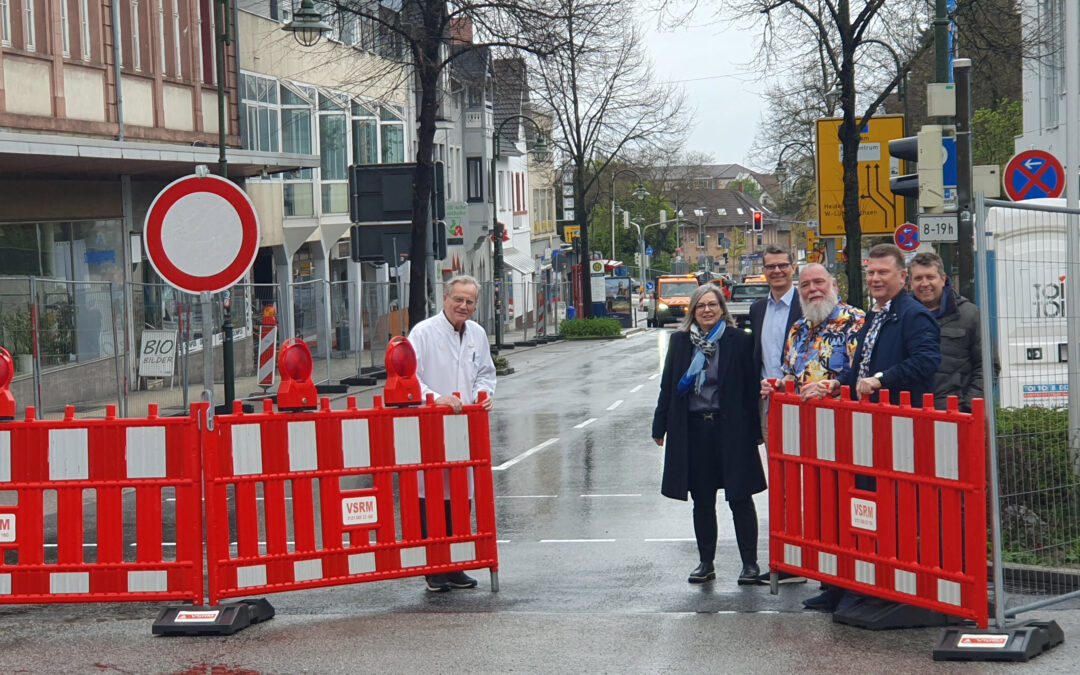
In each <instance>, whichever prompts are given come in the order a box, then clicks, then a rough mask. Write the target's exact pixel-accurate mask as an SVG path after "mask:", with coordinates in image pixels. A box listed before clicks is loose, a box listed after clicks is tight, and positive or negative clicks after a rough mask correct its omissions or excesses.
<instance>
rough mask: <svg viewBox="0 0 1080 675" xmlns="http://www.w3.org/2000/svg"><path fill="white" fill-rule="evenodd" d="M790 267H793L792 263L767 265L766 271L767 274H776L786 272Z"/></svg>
mask: <svg viewBox="0 0 1080 675" xmlns="http://www.w3.org/2000/svg"><path fill="white" fill-rule="evenodd" d="M790 266H791V263H776V264H775V265H766V266H765V271H766V272H776V271H779V270H786V269H787V268H788V267H790Z"/></svg>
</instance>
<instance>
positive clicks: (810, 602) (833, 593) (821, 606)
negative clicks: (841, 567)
mask: <svg viewBox="0 0 1080 675" xmlns="http://www.w3.org/2000/svg"><path fill="white" fill-rule="evenodd" d="M844 593H845V591H844V589H842V588H827V589H825V590H824V591H823V592H822V593H821V594H820V595H815V596H814V597H812V598H807V599H806V600H803V601H802V604H803V607H805V608H807V609H816V610H820V611H822V612H834V611H836V606H837V605H839V604H840V600H841V598H843V597H844Z"/></svg>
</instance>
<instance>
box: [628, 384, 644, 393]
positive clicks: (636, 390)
mask: <svg viewBox="0 0 1080 675" xmlns="http://www.w3.org/2000/svg"><path fill="white" fill-rule="evenodd" d="M644 386H645V385H643V384H639V385H638V386H636V387H634V388H633V389H631V390H630V393H631V394H636V393H638V392H639V391H641V388H642V387H644Z"/></svg>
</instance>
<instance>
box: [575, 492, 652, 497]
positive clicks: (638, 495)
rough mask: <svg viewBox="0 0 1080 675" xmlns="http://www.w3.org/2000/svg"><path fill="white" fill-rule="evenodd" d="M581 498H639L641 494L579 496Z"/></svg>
mask: <svg viewBox="0 0 1080 675" xmlns="http://www.w3.org/2000/svg"><path fill="white" fill-rule="evenodd" d="M581 496H582V497H640V496H641V494H629V493H626V494H618V493H616V494H609V495H581Z"/></svg>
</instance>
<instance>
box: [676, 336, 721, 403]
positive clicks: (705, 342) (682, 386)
mask: <svg viewBox="0 0 1080 675" xmlns="http://www.w3.org/2000/svg"><path fill="white" fill-rule="evenodd" d="M726 325H727V324H726V323H725V322H724V321H723V320H720V321H717V322H716V325H715V326H713V327H712V330H710V331H709V334H708V335H705V336H702V334H701V329H700V328H698V327H697V324H694V325H692V326H690V342H692V343H694V358H693V359H691V360H690V367H689V368H687V369H686V373H685V374H683V376H682V378H681V379H680V380H679V387H678V389H679V393H680V394H686V393H687V392H689V391H690V385H693V386H694V393H695V394H696V393H700V392H701V385H703V384H705V361H706V360H707V359H708V358H709V357H710V356H712V355H713V354H715V353H716V343H717V341H718V340H719V339H720V336H721V335H723V334H724V327H725V326H726Z"/></svg>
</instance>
